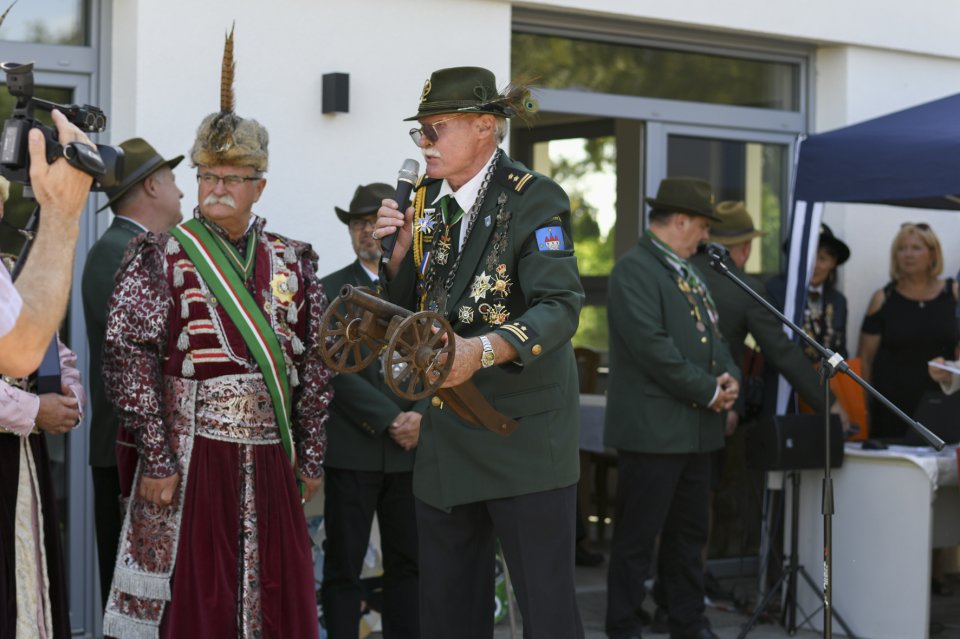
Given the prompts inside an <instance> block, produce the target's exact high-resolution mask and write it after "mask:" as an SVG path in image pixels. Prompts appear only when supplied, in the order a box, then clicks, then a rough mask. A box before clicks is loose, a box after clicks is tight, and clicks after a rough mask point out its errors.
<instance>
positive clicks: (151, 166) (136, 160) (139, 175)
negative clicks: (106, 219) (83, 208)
mask: <svg viewBox="0 0 960 639" xmlns="http://www.w3.org/2000/svg"><path fill="white" fill-rule="evenodd" d="M120 148H121V149H123V162H121V165H120V175H119V176H118V177H119V178H120V183H119V184H117V186H115V187H114V188H112V189H104V193H106V194H107V197H108V198H110V199H109V200H107V203H106V204H104V205H103V206H101V207H100V208H99V209H97V211H102V210H103V209H105V208H107V207H108V206H110V205H111V204H113V203H114V202H116V201H117V200H119V199H120V198H121V197H123V195H124V194H125V193H126V192H127V191H129V190H130V189H132V188H133V187H135V186H136V185H137V184H139V183H140V182H143V181H144V180H145V179H147V178H148V177H150V176H151V175H153V174H154V173H156V172H157V171H159V170H160V169H161V168H163V167H165V166H169V167H170V168H171V169H172V168H174V167H175V166H177V165H178V164H180V160H182V159H183V156H182V155H178V156H177V157H175V158H171V159H169V160H164V159H163V157H161V155H160V154H159V153H157V151H156V149H154V148H153V147H152V146H150V143H149V142H147V141H146V140H144V139H143V138H131V139H129V140H126V141H125V142H121V143H120Z"/></svg>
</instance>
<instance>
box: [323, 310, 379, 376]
mask: <svg viewBox="0 0 960 639" xmlns="http://www.w3.org/2000/svg"><path fill="white" fill-rule="evenodd" d="M366 312H367V311H366V310H364V308H363V307H362V306H359V305H357V304H355V303H354V302H348V301H344V300H343V299H342V298H340V297H336V298H334V299H333V300H332V301H331V302H330V306H328V307H327V310H326V311H324V313H323V317H322V318H321V320H320V322H321V323H320V327H321V328H320V355H321V356H322V357H323V361H324V362H326V363H327V366H329V367H330V368H332V369H333V370H335V371H337V372H338V373H356V372H357V371H361V370H363V369H364V368H366V367H367V366H369V365H370V364H372V363H373V360H375V359H376V358H377V355H379V354H380V348H381V346H382V344H381V343H380V342H378V341H377V340H375V339H373V338H372V337H370V336H369V335H365V334H363V333H361V332H360V323H361V321H363V316H364V314H365V313H366Z"/></svg>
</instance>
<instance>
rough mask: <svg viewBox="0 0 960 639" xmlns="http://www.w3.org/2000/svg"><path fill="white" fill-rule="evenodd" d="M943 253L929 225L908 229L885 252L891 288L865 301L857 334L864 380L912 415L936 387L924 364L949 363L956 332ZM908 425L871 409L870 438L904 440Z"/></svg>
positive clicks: (877, 407) (952, 286) (953, 290)
mask: <svg viewBox="0 0 960 639" xmlns="http://www.w3.org/2000/svg"><path fill="white" fill-rule="evenodd" d="M942 272H943V252H942V250H941V249H940V241H939V240H938V239H937V235H936V234H935V233H934V232H933V230H932V229H931V228H930V226H929V225H927V224H925V223H917V224H912V223H907V224H904V225H902V226H901V227H900V231H899V232H898V233H897V235H896V237H895V238H894V239H893V244H892V245H891V248H890V279H891V281H890V283H888V284H887V285H886V286H884V287H883V288H882V289H880V290H878V291H876V292H875V293H874V294H873V297H872V298H871V299H870V306H869V308H868V309H867V314H866V317H864V319H863V326H862V328H861V332H860V349H859V351H860V357H861V359H862V362H863V377H864V378H865V379H867V380H868V381H869V382H870V383H871V384H873V386H874V387H875V388H876V389H877V390H878V391H880V392H881V393H883V394H884V395H885V396H886V397H887V398H889V399H890V401H892V402H893V403H894V404H896V405H897V406H898V407H899V408H900V409H901V410H903V412H905V413H907V414H908V415H913V413H914V412H915V411H916V408H917V405H918V404H919V402H920V398H921V397H922V396H923V394H924V393H926V392H927V391H930V390H937V384H936V383H935V382H934V381H933V380H931V379H930V377H929V376H928V374H927V362H928V361H930V360H932V359H934V358H936V357H946V358H949V359H953V356H954V350H955V348H956V346H957V341H958V338H960V333H958V329H957V321H956V306H957V295H958V290H957V283H956V282H955V281H954V280H953V279H947V280H943V279H941V278H940V277H939V276H940V273H942ZM906 428H907V425H906V424H904V423H903V422H902V421H900V419H899V418H898V417H897V416H896V415H894V414H893V413H892V412H890V411H889V410H888V409H886V408H885V407H884V406H882V405H881V404H879V403H878V402H877V401H876V400H871V403H870V436H871V437H872V438H881V439H897V438H900V437H903V435H904V434H905V432H906Z"/></svg>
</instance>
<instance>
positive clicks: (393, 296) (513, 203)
mask: <svg viewBox="0 0 960 639" xmlns="http://www.w3.org/2000/svg"><path fill="white" fill-rule="evenodd" d="M440 184H441V183H440V182H439V181H425V182H424V183H422V184H421V185H420V187H419V189H418V194H419V193H420V192H421V191H423V190H425V200H424V201H425V210H424V213H425V216H426V218H427V219H428V220H432V221H433V222H436V221H437V218H438V217H439V212H436V213H431V209H433V207H434V200H435V198H436V195H437V193H438V191H439V189H440ZM427 227H429V224H421V225H420V229H419V230H418V229H417V228H415V229H414V230H415V232H416V233H418V234H419V237H420V239H421V240H423V246H424V247H425V248H426V252H427V253H429V252H430V245H431V244H432V242H431V241H429V240H430V237H428V236H432V235H433V234H432V233H429V232H427V231H428V228H427ZM434 228H436V224H434ZM417 253H418V252H417V251H414V250H412V249H411V251H410V252H409V254H408V255H407V256H406V257H405V260H404V263H403V266H402V267H401V269H400V270H399V272H398V273H397V276H396V277H395V278H394V280H393V281H391V282H388V283H387V285H386V293H387V295H388V298H389V299H390V301H392V302H393V303H395V304H399V305H400V306H403V307H405V308H410V309H415V310H416V309H419V306H420V299H419V295H418V290H417V279H418V267H419V266H420V265H419V264H416V263H415V260H414V255H415V254H417ZM583 298H584V295H583V288H582V286H581V284H580V277H579V273H578V271H577V263H576V259H575V258H574V256H573V242H572V240H571V235H570V202H569V199H568V198H567V195H566V193H564V192H563V189H561V188H560V187H559V186H558V185H557V184H556V183H555V182H553V181H552V180H550V179H549V178H547V177H545V176H543V175H540V174H538V173H533V172H530V171H529V170H528V169H526V168H525V167H524V166H523V165H522V164H519V163H517V162H514V161H512V160H511V159H509V158H507V157H506V156H502V157H501V159H500V160H499V165H498V167H497V168H496V173H495V176H494V178H493V179H492V180H491V183H490V186H489V191H488V192H487V194H486V197H485V199H484V201H483V205H482V207H481V209H480V211H479V217H478V218H477V222H476V223H475V225H474V228H473V231H472V234H471V236H470V237H469V238H468V239H467V241H466V243H465V244H464V246H463V257H462V259H461V264H460V268H459V270H458V272H457V275H456V278H455V279H454V280H453V283H452V286H451V288H450V292H449V300H448V303H447V305H446V311H445V313H446V317H447V319H448V320H449V321H450V322H451V324H452V326H453V329H454V331H455V332H456V333H457V334H459V335H462V336H465V337H471V336H476V335H482V334H485V333H489V332H491V331H495V332H496V333H497V334H498V335H500V336H501V337H503V338H504V339H505V340H507V341H508V342H510V343H511V344H512V345H513V346H514V348H516V349H517V353H518V356H517V360H516V361H515V362H511V363H507V364H503V365H500V366H493V367H491V368H487V369H481V370H479V371H477V373H476V374H475V375H474V376H473V382H474V383H475V384H476V385H477V387H478V388H479V390H480V392H481V393H482V394H483V395H484V396H485V397H486V398H488V399H489V400H490V402H491V403H492V404H493V406H494V407H495V408H496V409H498V410H499V411H501V412H503V413H504V414H506V415H507V416H509V417H512V418H514V419H516V420H517V421H518V422H519V424H520V427H519V428H518V429H517V430H516V431H515V432H514V433H513V434H512V435H510V436H508V437H503V436H500V435H496V434H494V433H491V432H490V431H488V430H486V429H484V428H481V427H478V426H473V425H471V424H469V423H467V422H465V421H463V420H461V419H460V418H459V417H457V415H456V414H454V413H453V412H452V411H451V410H450V408H449V407H447V406H445V405H444V406H434V405H433V404H431V405H430V407H429V408H428V409H427V411H426V413H425V415H424V418H423V422H422V423H421V438H420V445H419V446H418V449H417V461H416V465H415V469H414V493H415V494H416V496H417V497H418V498H419V499H422V500H423V501H425V502H426V503H428V504H430V505H432V506H434V507H437V508H450V507H452V506H455V505H458V504H464V503H470V502H475V501H480V500H485V499H495V498H499V497H510V496H515V495H522V494H527V493H533V492H538V491H544V490H551V489H554V488H560V487H564V486H569V485H571V484H573V483H575V482H576V481H577V479H578V478H579V474H580V471H579V461H578V452H579V425H580V415H579V392H578V388H579V387H578V383H577V368H576V360H575V358H574V355H573V347H572V346H571V344H570V338H571V337H572V336H573V334H574V333H575V332H576V330H577V324H578V322H579V316H580V307H581V305H582V303H583ZM436 403H439V400H438V401H437V402H436Z"/></svg>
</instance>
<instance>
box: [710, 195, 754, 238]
mask: <svg viewBox="0 0 960 639" xmlns="http://www.w3.org/2000/svg"><path fill="white" fill-rule="evenodd" d="M713 212H714V213H715V214H716V216H717V218H719V221H718V222H714V223H713V224H711V225H710V241H711V242H718V243H720V244H723V245H724V246H736V245H737V244H742V243H743V242H748V241H750V240H752V239H753V238H755V237H762V236H764V235H766V234H767V232H766V231H758V230H757V229H756V228H754V226H753V218H752V217H750V213H748V212H747V207H746V206H744V204H743V202H734V201H732V200H727V201H725V202H720V203H719V204H717V206H716V207H715V208H714V209H713Z"/></svg>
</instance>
